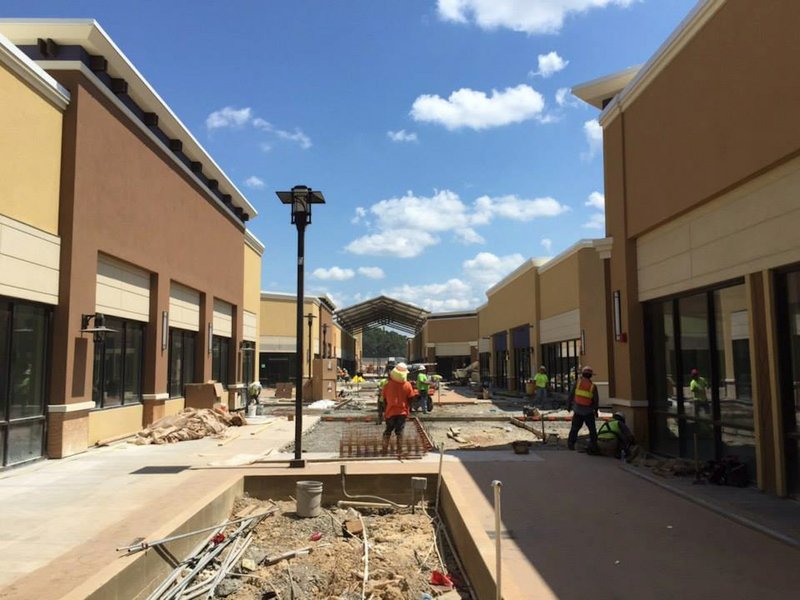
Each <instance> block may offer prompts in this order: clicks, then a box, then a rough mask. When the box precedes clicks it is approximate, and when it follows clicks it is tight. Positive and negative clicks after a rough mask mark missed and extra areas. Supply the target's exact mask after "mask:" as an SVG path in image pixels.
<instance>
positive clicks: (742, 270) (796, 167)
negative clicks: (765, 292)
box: [636, 159, 800, 300]
mask: <svg viewBox="0 0 800 600" xmlns="http://www.w3.org/2000/svg"><path fill="white" fill-rule="evenodd" d="M799 228H800V159H795V160H793V161H791V162H789V163H787V164H786V165H783V166H782V167H780V168H778V169H775V171H773V172H770V173H769V174H767V175H764V176H762V177H760V178H758V179H756V180H754V181H751V182H749V183H748V184H746V185H744V186H742V187H741V188H738V189H736V190H734V191H733V192H730V193H728V194H726V195H724V196H722V197H720V198H717V199H716V200H714V201H712V202H710V203H708V204H706V205H703V206H701V207H699V208H697V209H695V210H693V211H691V212H689V213H687V214H685V215H683V216H681V217H678V218H677V219H675V220H674V221H672V222H670V223H669V224H667V225H665V226H663V227H660V228H658V229H656V230H654V231H651V232H649V233H646V234H645V235H643V236H642V237H640V238H639V239H638V240H637V242H636V252H637V259H638V278H639V297H640V299H641V300H650V299H653V298H658V297H661V296H666V295H669V294H675V293H679V292H683V291H686V290H690V289H694V288H697V287H702V286H704V285H709V284H711V283H714V282H717V281H724V280H726V279H733V278H736V277H741V276H744V275H745V274H747V273H752V272H756V271H760V270H765V269H769V268H772V267H775V266H779V265H783V264H787V263H791V262H797V261H800V247H798V246H797V244H796V241H795V240H796V236H795V235H794V232H795V231H798V229H799ZM776 232H781V233H779V234H777V235H776Z"/></svg>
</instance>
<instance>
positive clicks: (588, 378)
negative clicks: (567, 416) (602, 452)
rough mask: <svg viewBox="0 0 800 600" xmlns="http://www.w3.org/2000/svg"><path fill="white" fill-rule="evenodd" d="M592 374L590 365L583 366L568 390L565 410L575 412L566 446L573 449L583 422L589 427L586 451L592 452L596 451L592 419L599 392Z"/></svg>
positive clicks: (595, 429)
mask: <svg viewBox="0 0 800 600" xmlns="http://www.w3.org/2000/svg"><path fill="white" fill-rule="evenodd" d="M593 375H594V371H592V368H591V367H583V369H581V377H580V379H578V381H576V382H575V385H574V386H573V387H572V389H571V390H570V392H569V397H568V398H567V411H572V410H574V411H575V412H574V413H573V415H572V427H571V428H570V430H569V437H568V438H567V447H568V448H569V449H570V450H574V449H575V442H576V441H577V439H578V432H579V431H580V430H581V427H583V425H584V423H585V424H586V427H587V428H588V429H589V448H588V450H587V452H589V453H593V454H594V453H596V452H597V427H596V426H595V422H594V419H595V417H597V416H598V415H599V410H600V408H599V407H600V393H599V392H598V391H597V386H596V385H595V384H594V383H592V376H593Z"/></svg>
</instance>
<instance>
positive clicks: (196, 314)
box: [169, 282, 200, 331]
mask: <svg viewBox="0 0 800 600" xmlns="http://www.w3.org/2000/svg"><path fill="white" fill-rule="evenodd" d="M169 325H170V327H177V328H178V329H186V330H188V331H200V293H199V292H196V291H194V290H192V289H190V288H187V287H186V286H183V285H181V284H179V283H174V282H173V283H172V284H170V288H169Z"/></svg>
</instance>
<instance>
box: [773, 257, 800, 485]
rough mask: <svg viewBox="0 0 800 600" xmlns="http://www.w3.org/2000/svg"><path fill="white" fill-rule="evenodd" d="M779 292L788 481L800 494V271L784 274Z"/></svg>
mask: <svg viewBox="0 0 800 600" xmlns="http://www.w3.org/2000/svg"><path fill="white" fill-rule="evenodd" d="M778 294H779V297H778V306H779V311H780V312H779V313H778V323H779V325H780V326H779V328H778V329H779V332H781V333H782V339H781V353H780V354H781V356H780V360H781V387H782V390H781V391H782V393H781V406H782V411H781V412H782V413H783V438H784V460H785V464H786V483H787V486H788V490H789V493H790V494H792V495H795V496H796V495H798V494H800V272H797V271H795V272H793V273H787V274H786V275H784V276H783V277H781V278H780V280H779V288H778Z"/></svg>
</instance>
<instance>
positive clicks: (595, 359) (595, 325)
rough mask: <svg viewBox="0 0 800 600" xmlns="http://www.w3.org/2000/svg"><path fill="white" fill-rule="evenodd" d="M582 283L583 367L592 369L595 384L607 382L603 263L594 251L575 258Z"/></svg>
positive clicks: (580, 282)
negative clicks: (584, 343)
mask: <svg viewBox="0 0 800 600" xmlns="http://www.w3.org/2000/svg"><path fill="white" fill-rule="evenodd" d="M576 258H577V263H576V267H577V274H578V280H579V292H578V295H579V299H580V318H581V330H582V331H583V334H584V339H585V342H586V346H585V348H583V352H584V354H583V356H582V357H581V363H582V364H584V365H588V366H590V367H592V369H593V370H594V373H595V382H598V383H599V382H607V381H608V377H609V372H608V345H607V339H606V331H607V326H606V302H607V297H608V293H607V292H606V289H605V272H604V270H603V261H602V259H601V258H600V255H599V254H598V253H597V252H596V251H595V250H594V249H584V250H580V251H579V252H578V253H577V254H576Z"/></svg>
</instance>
